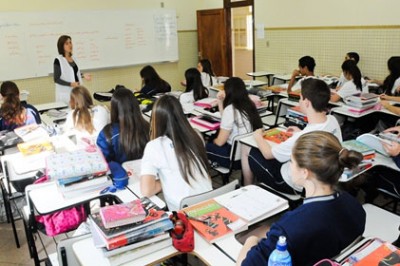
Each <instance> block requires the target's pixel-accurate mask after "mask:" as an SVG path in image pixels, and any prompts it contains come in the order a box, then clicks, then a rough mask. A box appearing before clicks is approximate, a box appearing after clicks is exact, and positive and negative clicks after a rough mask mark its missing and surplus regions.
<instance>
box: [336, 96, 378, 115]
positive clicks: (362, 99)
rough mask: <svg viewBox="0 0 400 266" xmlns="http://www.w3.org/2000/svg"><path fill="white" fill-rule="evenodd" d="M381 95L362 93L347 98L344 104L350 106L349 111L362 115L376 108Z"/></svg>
mask: <svg viewBox="0 0 400 266" xmlns="http://www.w3.org/2000/svg"><path fill="white" fill-rule="evenodd" d="M378 99H379V95H377V94H375V93H361V94H358V95H352V96H349V97H346V98H345V99H344V102H345V104H346V105H348V106H349V111H351V112H355V113H362V112H364V111H367V110H369V109H372V108H374V107H375V105H376V104H377V103H378Z"/></svg>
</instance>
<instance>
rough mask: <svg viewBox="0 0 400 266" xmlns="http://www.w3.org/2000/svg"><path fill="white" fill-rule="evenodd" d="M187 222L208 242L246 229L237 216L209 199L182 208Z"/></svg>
mask: <svg viewBox="0 0 400 266" xmlns="http://www.w3.org/2000/svg"><path fill="white" fill-rule="evenodd" d="M183 212H185V213H186V215H187V217H188V219H189V222H190V223H191V224H192V225H193V227H194V228H195V229H196V230H197V232H198V233H199V234H200V235H201V236H202V237H203V238H204V239H206V240H207V241H208V242H209V243H214V242H215V241H217V240H218V239H221V238H223V237H226V236H229V235H232V234H234V233H239V232H241V231H244V230H246V229H247V223H246V222H245V221H244V220H242V219H241V218H240V217H239V216H237V215H236V214H234V213H233V212H231V211H229V210H228V209H227V208H225V207H223V206H222V205H221V204H219V203H218V202H216V201H215V200H214V199H210V200H207V201H204V202H201V203H198V204H195V205H193V206H190V207H187V208H184V209H183Z"/></svg>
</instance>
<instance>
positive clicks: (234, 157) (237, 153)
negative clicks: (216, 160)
mask: <svg viewBox="0 0 400 266" xmlns="http://www.w3.org/2000/svg"><path fill="white" fill-rule="evenodd" d="M252 134H253V132H250V133H245V134H242V135H237V136H236V137H234V138H233V143H232V149H231V154H230V156H229V158H230V160H231V165H232V164H233V163H234V162H236V161H239V160H240V159H241V156H242V149H241V144H240V142H239V141H240V140H241V139H242V138H245V137H248V136H250V135H252Z"/></svg>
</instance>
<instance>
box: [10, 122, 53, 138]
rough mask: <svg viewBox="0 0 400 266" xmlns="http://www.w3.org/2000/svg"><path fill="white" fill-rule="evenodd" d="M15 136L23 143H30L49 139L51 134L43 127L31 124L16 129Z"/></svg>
mask: <svg viewBox="0 0 400 266" xmlns="http://www.w3.org/2000/svg"><path fill="white" fill-rule="evenodd" d="M14 132H15V134H17V136H18V137H20V138H21V139H22V140H23V141H25V142H26V141H30V140H34V139H39V138H48V137H49V133H48V132H47V131H46V129H44V128H43V127H42V126H40V125H37V124H30V125H26V126H22V127H18V128H16V129H14Z"/></svg>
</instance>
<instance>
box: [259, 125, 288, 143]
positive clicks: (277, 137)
mask: <svg viewBox="0 0 400 266" xmlns="http://www.w3.org/2000/svg"><path fill="white" fill-rule="evenodd" d="M291 136H292V133H290V132H286V131H283V130H281V129H278V128H273V129H269V130H267V131H265V132H264V139H266V140H269V141H272V142H275V143H281V142H284V141H286V140H287V139H288V138H290V137H291Z"/></svg>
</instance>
